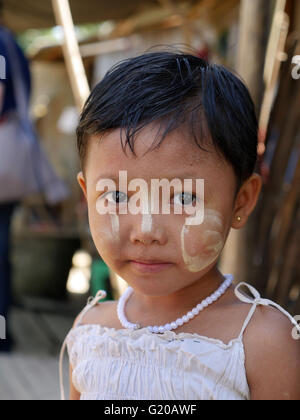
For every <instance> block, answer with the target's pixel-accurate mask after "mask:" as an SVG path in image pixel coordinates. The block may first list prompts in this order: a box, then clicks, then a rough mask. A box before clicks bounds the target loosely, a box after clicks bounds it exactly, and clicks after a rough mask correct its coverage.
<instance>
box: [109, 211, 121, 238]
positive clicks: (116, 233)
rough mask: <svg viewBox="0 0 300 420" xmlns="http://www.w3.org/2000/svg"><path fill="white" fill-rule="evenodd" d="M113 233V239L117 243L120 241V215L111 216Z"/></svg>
mask: <svg viewBox="0 0 300 420" xmlns="http://www.w3.org/2000/svg"><path fill="white" fill-rule="evenodd" d="M110 220H111V232H112V238H113V239H114V240H116V241H118V240H119V239H120V220H119V216H118V214H111V215H110Z"/></svg>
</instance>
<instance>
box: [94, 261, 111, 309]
mask: <svg viewBox="0 0 300 420" xmlns="http://www.w3.org/2000/svg"><path fill="white" fill-rule="evenodd" d="M109 279H110V273H109V268H108V266H107V265H106V264H105V262H104V261H102V260H95V261H93V263H92V275H91V294H92V296H96V294H97V292H98V291H99V290H105V291H106V293H107V296H106V298H104V299H102V301H105V300H113V297H112V293H111V287H110V281H109Z"/></svg>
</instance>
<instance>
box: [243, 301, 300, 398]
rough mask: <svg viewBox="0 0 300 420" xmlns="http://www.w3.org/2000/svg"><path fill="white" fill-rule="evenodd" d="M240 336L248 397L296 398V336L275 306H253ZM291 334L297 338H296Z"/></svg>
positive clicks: (299, 360) (299, 366)
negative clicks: (252, 319) (250, 320)
mask: <svg viewBox="0 0 300 420" xmlns="http://www.w3.org/2000/svg"><path fill="white" fill-rule="evenodd" d="M256 311H257V313H256V314H255V316H256V319H255V322H253V323H252V325H251V326H250V325H249V330H248V331H246V332H247V334H246V335H245V337H244V342H245V345H246V348H247V347H248V350H247V351H246V370H247V378H248V383H249V387H250V393H251V400H273V401H274V400H297V401H298V400H300V339H299V338H300V337H299V333H298V335H297V334H296V335H294V338H293V336H292V331H293V328H294V327H293V325H292V324H291V322H290V320H289V319H288V318H287V317H286V316H285V315H283V314H282V313H281V312H279V311H278V310H277V309H275V308H271V307H260V308H257V310H256ZM295 337H298V339H296V338H295Z"/></svg>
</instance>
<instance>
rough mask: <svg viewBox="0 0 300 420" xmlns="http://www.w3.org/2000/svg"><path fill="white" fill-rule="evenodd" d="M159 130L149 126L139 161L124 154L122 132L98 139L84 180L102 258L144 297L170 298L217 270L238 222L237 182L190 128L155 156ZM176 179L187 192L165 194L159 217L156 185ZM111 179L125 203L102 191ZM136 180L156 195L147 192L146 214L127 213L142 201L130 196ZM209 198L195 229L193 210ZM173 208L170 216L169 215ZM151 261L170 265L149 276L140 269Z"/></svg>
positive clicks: (141, 138)
mask: <svg viewBox="0 0 300 420" xmlns="http://www.w3.org/2000/svg"><path fill="white" fill-rule="evenodd" d="M155 128H156V126H155V125H149V126H147V127H145V128H144V129H143V130H142V131H141V132H140V133H139V134H138V136H137V137H136V140H135V152H136V155H137V157H135V156H134V155H133V154H132V153H131V151H130V150H129V148H128V149H126V151H127V155H128V156H126V155H125V154H124V152H123V150H122V147H121V142H120V130H114V131H113V132H110V133H108V134H106V135H105V136H104V137H103V138H102V139H101V141H99V138H98V137H97V136H95V137H91V139H90V140H89V146H88V153H87V157H86V162H85V177H83V175H82V174H79V178H78V179H79V182H80V185H81V186H82V188H83V190H84V193H85V195H86V198H87V202H88V212H89V222H90V230H91V234H92V237H93V240H94V243H95V245H96V248H97V250H98V252H99V254H100V256H101V257H102V259H103V260H104V261H105V262H106V264H107V265H108V266H109V267H110V268H111V270H113V271H114V272H115V273H117V274H118V275H119V276H120V277H122V278H123V279H124V280H125V281H126V282H127V283H128V284H129V285H130V286H132V287H133V288H134V289H135V290H136V291H138V292H140V293H142V294H145V295H149V296H166V295H169V294H172V293H175V292H177V291H179V290H181V289H183V288H185V287H186V286H189V285H192V284H193V283H194V282H196V281H197V280H199V279H200V278H201V277H203V276H204V275H205V274H206V273H208V272H209V271H210V270H211V269H212V268H213V267H214V266H215V265H216V263H217V260H218V257H219V256H220V253H221V251H222V249H223V247H224V244H225V241H226V238H227V235H228V233H229V230H230V228H231V226H232V221H233V218H234V215H233V213H234V202H235V188H236V178H235V175H234V171H233V169H232V167H231V166H230V165H229V164H228V163H227V162H226V161H225V160H223V159H222V158H221V157H220V156H219V155H218V154H217V153H216V151H215V150H214V149H213V147H212V146H206V145H205V148H206V149H208V150H210V153H208V152H205V151H202V150H201V149H200V148H199V147H198V146H197V145H196V144H195V143H194V140H193V139H191V138H189V137H188V136H187V134H185V133H184V131H183V130H182V129H178V130H175V131H173V132H171V133H169V134H168V136H167V137H166V138H165V139H164V141H163V142H162V143H161V145H160V147H159V148H158V149H156V150H151V151H148V150H149V149H150V146H152V144H153V140H154V138H155V135H156V130H155ZM126 147H128V146H126ZM146 152H147V153H146ZM119 171H125V172H126V175H127V185H126V187H127V188H126V189H125V191H124V185H119V183H118V180H119ZM123 173H124V172H123ZM175 178H176V179H180V180H181V181H182V188H183V189H182V191H181V190H176V188H175V190H173V189H172V188H171V191H170V194H169V193H168V194H167V195H166V194H164V195H163V196H162V194H161V193H162V190H160V194H159V200H160V203H159V212H156V213H158V214H155V213H154V212H151V197H150V195H151V180H152V179H156V180H162V179H168V180H169V181H170V182H171V181H172V180H173V179H175ZM104 179H111V180H113V181H114V182H115V185H116V189H117V191H120V193H119V195H118V196H117V195H116V193H115V192H114V189H113V188H104V187H103V185H102V186H101V180H104ZM136 179H139V180H140V179H142V180H143V181H144V182H145V185H147V186H148V194H146V193H145V192H143V193H142V197H143V200H141V201H140V202H139V203H137V205H138V204H140V205H141V208H142V209H143V210H142V211H141V212H140V214H131V213H130V211H127V214H120V213H122V212H121V208H122V209H123V210H124V206H125V207H126V206H127V204H129V203H131V201H130V200H134V194H135V197H136V193H137V192H138V190H139V189H138V188H136V189H134V191H130V187H129V184H130V182H131V181H133V182H134V180H136ZM185 179H193V181H192V185H191V187H190V186H189V188H185V187H184V180H185ZM196 179H198V180H204V181H203V184H202V185H204V196H202V197H201V195H200V196H199V194H198V196H197V192H199V191H197V188H196V181H195V180H196ZM132 185H134V184H132ZM143 191H146V190H143ZM182 193H183V194H184V196H183V195H182ZM152 199H153V198H152ZM202 199H203V202H202V205H203V206H201V207H199V208H202V209H203V210H204V211H203V214H202V216H204V217H203V221H202V220H201V221H202V223H201V224H198V225H196V224H189V222H187V221H188V220H190V219H191V218H192V217H193V216H191V214H192V213H191V212H189V213H188V212H187V209H188V208H189V210H190V211H191V210H193V209H192V206H193V205H195V203H196V202H197V203H198V204H199V203H200V202H201V200H202ZM195 200H197V201H195ZM166 201H169V204H170V214H163V211H162V204H163V203H166ZM115 203H117V205H116V207H115ZM104 205H105V207H106V208H107V209H109V208H111V209H116V211H114V213H115V214H109V213H108V212H106V214H103V213H104V212H101V211H100V209H101V208H103V206H104ZM127 209H128V207H127ZM180 210H181V214H180ZM101 213H102V214H101ZM142 213H144V214H142ZM188 218H189V219H188ZM193 220H195V219H193ZM145 260H154V261H157V260H158V261H161V262H166V263H169V264H167V265H163V266H161V268H160V269H157V270H156V271H152V272H151V271H150V269H149V266H148V270H147V271H145V266H144V265H141V264H136V263H134V262H133V261H145Z"/></svg>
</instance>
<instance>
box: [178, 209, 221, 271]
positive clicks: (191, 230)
mask: <svg viewBox="0 0 300 420" xmlns="http://www.w3.org/2000/svg"><path fill="white" fill-rule="evenodd" d="M222 231H223V223H222V216H221V214H220V213H219V212H217V211H215V210H211V209H207V210H205V214H204V221H203V223H202V224H201V225H199V226H196V225H191V226H187V225H183V227H182V230H181V251H182V256H183V260H184V262H185V264H186V266H187V269H188V270H189V271H191V272H192V273H196V272H199V271H201V270H204V269H205V268H206V267H208V266H209V265H210V264H211V263H212V262H214V261H215V260H216V259H217V258H218V256H219V254H220V252H221V250H222V248H223V246H224V238H223V234H222Z"/></svg>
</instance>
